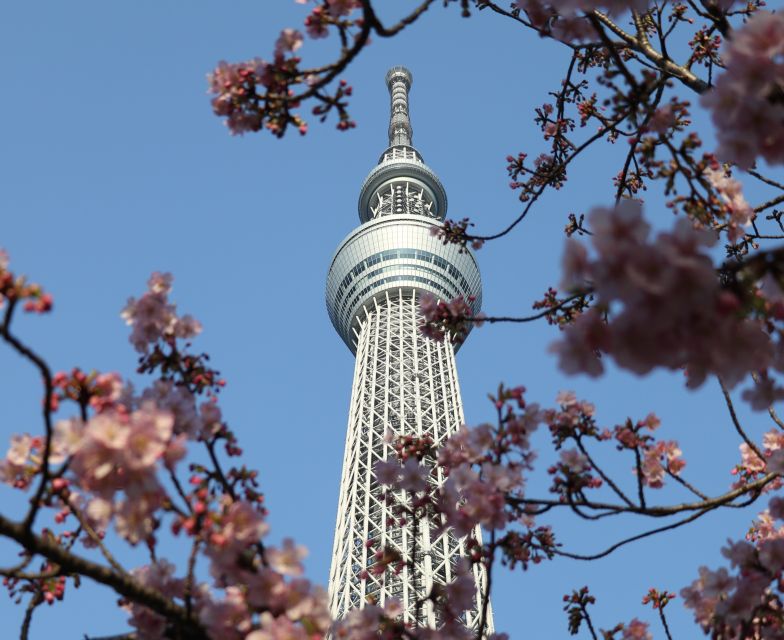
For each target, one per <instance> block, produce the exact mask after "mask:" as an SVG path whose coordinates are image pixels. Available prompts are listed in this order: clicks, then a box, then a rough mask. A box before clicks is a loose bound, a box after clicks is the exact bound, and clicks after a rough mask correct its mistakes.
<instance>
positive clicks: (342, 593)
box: [327, 67, 493, 634]
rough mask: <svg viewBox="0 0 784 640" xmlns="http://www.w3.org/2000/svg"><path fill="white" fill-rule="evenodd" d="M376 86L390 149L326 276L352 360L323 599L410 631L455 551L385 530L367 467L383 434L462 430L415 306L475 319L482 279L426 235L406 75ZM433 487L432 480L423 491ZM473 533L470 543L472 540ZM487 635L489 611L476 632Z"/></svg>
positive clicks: (444, 349)
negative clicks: (386, 611) (390, 610)
mask: <svg viewBox="0 0 784 640" xmlns="http://www.w3.org/2000/svg"><path fill="white" fill-rule="evenodd" d="M386 80H387V86H388V87H389V91H390V96H391V118H390V125H389V148H388V149H387V150H386V151H385V152H384V154H383V155H382V156H381V159H380V161H379V164H378V166H377V167H375V168H374V169H373V171H371V173H370V175H369V176H368V177H367V179H366V180H365V183H364V184H363V186H362V190H361V193H360V197H359V216H360V220H361V221H362V223H363V224H362V225H361V226H360V227H358V228H357V229H355V230H354V231H353V232H352V233H350V234H349V236H348V237H347V238H346V239H345V240H344V241H343V242H342V243H341V245H340V247H339V248H338V250H337V252H336V253H335V257H334V258H333V261H332V265H331V267H330V270H329V275H328V278H327V308H328V310H329V315H330V318H331V320H332V323H333V324H334V326H335V328H336V329H337V331H338V333H339V334H340V336H341V337H342V338H343V340H344V341H345V342H346V344H347V345H348V347H349V348H350V349H351V351H352V352H354V353H356V366H355V370H354V383H353V386H352V391H351V408H350V411H349V422H348V433H347V437H346V449H345V457H344V459H343V475H342V480H341V486H340V499H339V502H338V517H337V526H336V531H335V542H334V547H333V557H332V569H331V572H330V581H329V591H330V606H331V610H332V614H333V616H335V617H336V618H340V617H342V616H343V615H345V614H346V612H347V611H348V610H350V609H353V608H359V607H363V606H364V605H365V603H367V602H377V603H381V604H383V603H384V602H385V600H386V599H387V598H390V597H394V598H398V599H399V600H400V601H401V602H402V603H403V609H404V617H405V620H406V621H408V622H413V621H414V618H415V611H416V604H415V603H416V602H417V600H420V601H422V600H424V598H425V597H426V596H427V595H428V594H429V593H430V591H431V589H432V587H433V585H434V584H447V583H449V582H450V581H451V580H452V578H453V574H454V571H455V565H456V564H457V562H458V561H459V559H460V558H461V557H462V556H463V555H464V553H465V548H464V542H463V540H460V539H457V538H456V537H455V536H454V535H453V534H452V533H451V532H450V531H442V530H441V528H440V527H438V526H437V525H439V524H440V523H437V522H429V521H424V522H422V521H420V522H419V523H418V524H417V525H416V527H415V526H414V524H413V523H409V524H406V525H405V526H400V525H398V524H394V523H392V524H391V519H390V516H391V515H392V514H391V511H390V506H389V505H388V504H387V503H386V502H385V501H384V499H383V493H384V487H382V486H381V485H379V483H378V482H377V480H376V478H375V474H374V470H373V469H374V465H375V463H376V462H378V461H380V460H385V459H387V458H388V457H390V456H392V455H394V452H393V449H392V447H391V446H390V444H389V440H388V437H387V436H388V434H389V433H390V432H391V433H392V434H395V435H403V434H414V435H418V436H430V437H431V438H432V440H433V441H434V443H435V444H436V446H438V445H439V444H441V443H442V442H443V441H444V440H445V439H446V438H448V437H449V435H451V434H452V433H453V432H454V431H456V430H457V428H458V427H459V426H460V425H461V424H462V423H463V407H462V402H461V399H460V388H459V385H458V380H457V370H456V368H455V354H454V349H453V347H452V345H451V344H450V343H449V342H443V343H441V342H435V341H433V340H430V339H428V338H425V337H424V336H422V335H421V334H420V333H419V330H418V326H419V324H420V322H421V317H420V315H419V307H418V299H419V297H420V296H421V294H422V293H423V292H427V293H431V294H433V295H436V296H437V297H439V298H442V299H446V300H448V299H451V298H454V297H457V296H459V295H462V296H463V297H464V298H465V299H466V300H468V299H469V298H470V299H471V300H472V302H471V304H472V305H473V309H474V312H478V311H479V309H480V306H481V281H480V277H479V270H478V268H477V265H476V262H475V260H474V258H473V256H472V255H471V254H470V252H468V251H466V250H465V249H464V250H462V251H461V250H460V249H458V248H457V247H456V246H455V245H444V244H442V243H441V241H440V240H438V238H435V237H433V235H432V234H431V233H430V229H431V227H432V226H433V225H434V224H438V222H439V221H441V220H443V219H444V217H445V215H446V205H447V199H446V192H445V191H444V188H443V186H442V185H441V182H440V181H439V180H438V177H437V176H436V175H435V173H433V171H432V170H431V169H430V168H429V167H428V166H427V165H426V164H425V163H424V161H423V159H422V156H421V155H420V154H419V152H418V151H417V150H416V149H415V148H414V147H413V146H412V145H411V136H412V129H411V123H410V120H409V116H408V90H409V88H410V86H411V80H412V78H411V73H410V72H409V71H408V70H407V69H404V68H403V67H394V68H393V69H391V70H390V71H389V73H388V74H387V78H386ZM429 464H433V463H432V461H430V462H429ZM443 479H444V478H443V476H442V475H441V472H440V471H439V472H438V474H437V476H436V477H435V478H434V480H433V482H436V483H440V482H443ZM399 499H402V500H405V495H400V496H399ZM474 535H475V536H476V537H477V538H480V535H481V534H480V531H479V530H478V529H477V531H476V532H475V534H474ZM415 538H416V539H415ZM366 543H369V544H366ZM369 546H370V547H374V548H378V547H384V546H389V547H393V548H394V549H395V550H396V551H397V552H398V553H399V554H400V555H401V556H402V557H403V558H404V559H405V560H406V565H405V566H404V568H403V569H402V571H400V572H399V573H398V574H395V573H394V572H392V571H385V572H382V573H381V575H375V574H374V572H373V571H372V568H373V565H374V563H375V556H374V553H373V549H372V548H370V549H369ZM412 556H413V557H412ZM474 577H475V580H476V584H477V595H476V597H475V601H474V607H473V609H472V610H471V611H467V612H465V615H464V622H465V624H466V625H467V626H468V627H469V628H476V627H477V625H478V624H479V611H480V610H481V594H482V593H483V589H484V584H485V575H484V571H483V570H482V569H480V568H479V567H474ZM416 623H417V624H418V625H419V626H430V627H436V626H438V624H439V623H440V621H439V620H437V619H436V615H435V613H434V611H433V609H432V606H431V605H430V603H426V604H425V605H424V606H421V607H419V619H418V620H416ZM492 628H493V623H492V612H491V611H490V608H489V606H488V616H487V627H486V629H485V630H484V632H485V633H486V634H489V633H492Z"/></svg>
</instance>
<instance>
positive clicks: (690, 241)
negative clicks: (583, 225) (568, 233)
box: [551, 200, 772, 387]
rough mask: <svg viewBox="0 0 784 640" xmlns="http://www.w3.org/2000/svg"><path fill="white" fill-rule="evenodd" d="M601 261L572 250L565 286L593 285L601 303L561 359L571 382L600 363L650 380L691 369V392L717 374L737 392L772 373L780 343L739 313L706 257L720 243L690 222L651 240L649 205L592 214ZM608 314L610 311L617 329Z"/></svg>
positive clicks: (563, 345) (569, 332) (566, 337)
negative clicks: (748, 380) (749, 378)
mask: <svg viewBox="0 0 784 640" xmlns="http://www.w3.org/2000/svg"><path fill="white" fill-rule="evenodd" d="M588 217H589V220H590V222H591V226H592V229H593V235H592V236H591V241H592V243H593V246H594V249H595V251H596V257H595V258H594V259H592V260H590V259H589V260H587V261H586V258H585V256H584V255H583V253H582V251H583V250H582V249H579V250H578V249H576V248H575V247H576V245H575V244H574V243H573V242H572V243H569V244H567V246H566V250H567V253H570V254H573V253H578V255H576V256H575V257H574V258H572V257H568V256H567V258H565V264H566V265H579V266H578V267H572V266H570V267H569V271H567V272H566V273H565V278H564V281H565V284H567V285H571V286H574V285H575V284H576V283H578V282H579V281H580V280H590V282H591V283H592V288H593V292H594V295H595V296H596V298H597V303H596V305H595V306H594V307H592V308H591V309H590V310H589V311H587V312H585V313H583V314H582V315H581V316H579V317H578V318H577V320H576V321H575V322H574V323H573V324H571V325H569V326H567V327H566V329H565V330H564V331H563V332H562V334H561V339H560V340H558V341H557V342H556V343H554V344H553V345H552V347H551V349H552V350H553V351H554V352H555V353H557V354H558V356H559V364H560V367H561V369H562V370H563V371H565V372H566V373H570V374H571V373H576V372H585V373H588V374H589V375H591V376H598V375H599V374H601V373H602V371H603V365H602V363H601V362H600V361H599V360H598V358H597V354H598V353H606V354H608V355H611V356H612V357H613V358H614V359H615V361H616V363H617V364H618V365H620V366H621V367H623V368H626V369H629V370H631V371H633V372H635V373H638V374H645V373H648V372H650V371H651V370H653V369H654V368H656V367H665V368H668V369H682V368H685V370H686V375H687V384H688V386H690V387H698V386H700V385H701V384H702V383H703V382H704V380H705V378H706V377H707V376H708V375H709V374H715V375H718V376H719V377H721V379H722V380H723V381H724V383H725V384H727V385H728V386H730V387H731V386H734V385H735V384H737V383H738V382H739V381H740V380H741V379H742V378H743V377H744V376H745V375H747V374H748V373H749V372H753V371H759V370H762V369H765V368H766V367H767V365H768V363H769V362H770V361H771V351H772V349H771V343H770V339H769V337H768V335H767V333H766V332H765V331H764V329H763V325H762V323H761V322H759V321H757V320H753V319H745V318H743V317H740V316H739V314H737V313H736V312H735V308H736V307H734V308H733V309H732V310H729V307H728V304H727V298H728V297H732V298H733V299H734V295H733V294H732V293H731V292H729V291H723V290H722V289H721V288H720V284H719V280H718V278H717V276H716V272H715V270H714V267H713V264H712V262H711V259H710V256H709V255H708V254H707V251H706V249H707V248H708V247H709V246H710V245H712V244H713V242H714V240H715V237H714V236H713V234H712V233H710V232H707V231H700V230H696V229H694V228H693V227H692V225H691V223H690V222H689V221H688V220H686V219H679V220H678V221H677V222H676V225H675V227H674V229H673V230H672V231H670V232H662V233H659V234H658V235H657V237H656V238H655V239H652V240H651V239H649V238H648V235H649V231H650V228H649V226H648V224H647V223H646V222H645V221H644V220H643V218H642V212H641V207H640V205H639V203H637V202H633V201H631V200H626V201H622V202H621V204H620V205H619V206H618V207H616V208H613V209H604V208H597V209H594V210H593V211H592V212H591V213H590V214H589V216H588ZM600 310H609V312H610V313H609V317H608V320H607V322H604V319H603V318H602V316H601V311H600Z"/></svg>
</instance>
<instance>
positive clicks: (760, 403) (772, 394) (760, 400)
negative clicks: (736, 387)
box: [741, 373, 784, 411]
mask: <svg viewBox="0 0 784 640" xmlns="http://www.w3.org/2000/svg"><path fill="white" fill-rule="evenodd" d="M741 398H743V399H744V400H745V401H746V402H748V403H749V404H750V405H751V408H752V409H754V411H767V410H768V407H772V406H773V404H774V403H776V402H780V401H781V400H784V387H780V386H778V385H777V384H776V382H775V380H774V379H773V378H772V377H770V376H768V374H767V373H763V374H760V375H759V376H758V377H757V379H756V380H755V381H754V385H753V386H752V387H751V388H750V389H745V390H744V391H743V393H742V394H741Z"/></svg>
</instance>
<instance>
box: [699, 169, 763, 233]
mask: <svg viewBox="0 0 784 640" xmlns="http://www.w3.org/2000/svg"><path fill="white" fill-rule="evenodd" d="M703 175H704V176H705V177H706V178H707V180H708V181H709V182H710V183H711V185H712V186H713V188H714V189H715V190H716V193H717V194H718V196H719V198H721V202H719V203H717V204H718V206H717V209H719V210H721V209H724V210H725V211H726V212H727V213H728V214H729V220H728V222H727V237H728V238H729V240H730V242H736V241H737V240H739V239H740V238H742V237H743V236H744V235H745V231H744V230H743V229H744V228H745V227H749V226H751V223H752V221H753V220H754V218H755V217H756V216H757V214H756V213H754V209H752V208H751V205H750V204H749V203H748V202H747V201H746V198H745V197H744V196H743V186H742V185H741V183H740V182H738V181H737V180H735V179H734V178H732V177H731V175H730V174H729V171H727V170H725V169H723V168H711V167H709V168H708V169H706V170H705V171H704V172H703Z"/></svg>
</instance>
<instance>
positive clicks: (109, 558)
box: [62, 496, 129, 576]
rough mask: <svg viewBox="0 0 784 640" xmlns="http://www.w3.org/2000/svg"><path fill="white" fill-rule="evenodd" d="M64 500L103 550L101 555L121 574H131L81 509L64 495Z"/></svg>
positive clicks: (91, 538) (86, 531)
mask: <svg viewBox="0 0 784 640" xmlns="http://www.w3.org/2000/svg"><path fill="white" fill-rule="evenodd" d="M62 500H63V502H64V503H65V504H66V506H67V507H68V508H69V509H70V510H71V513H73V514H74V516H75V517H76V519H77V520H78V521H79V524H80V525H81V527H82V529H84V531H85V533H86V534H87V535H88V536H89V537H90V540H92V541H93V542H94V543H95V545H96V546H97V547H98V549H99V550H100V552H101V555H103V557H104V558H105V559H106V561H107V562H108V563H109V565H110V566H111V567H112V568H113V569H114V570H115V571H116V572H117V573H119V574H120V575H124V576H128V575H129V574H128V572H127V571H126V570H125V569H124V568H123V566H122V565H121V564H120V563H119V562H117V560H116V559H115V557H114V556H113V555H112V554H111V552H110V551H109V549H108V548H107V547H106V545H105V544H104V543H103V539H102V538H101V536H99V535H98V533H97V532H96V531H95V529H93V528H92V526H91V525H90V523H89V522H87V519H86V518H85V517H84V516H83V515H82V513H81V511H80V510H79V509H78V508H77V507H76V506H75V505H74V504H73V502H72V501H71V500H69V499H68V498H67V497H65V496H63V497H62Z"/></svg>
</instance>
